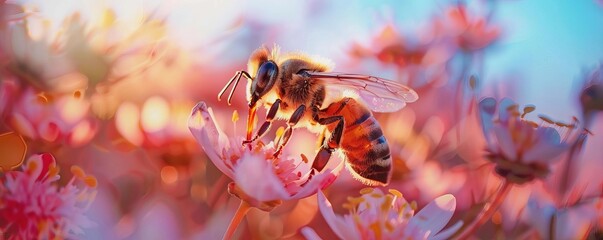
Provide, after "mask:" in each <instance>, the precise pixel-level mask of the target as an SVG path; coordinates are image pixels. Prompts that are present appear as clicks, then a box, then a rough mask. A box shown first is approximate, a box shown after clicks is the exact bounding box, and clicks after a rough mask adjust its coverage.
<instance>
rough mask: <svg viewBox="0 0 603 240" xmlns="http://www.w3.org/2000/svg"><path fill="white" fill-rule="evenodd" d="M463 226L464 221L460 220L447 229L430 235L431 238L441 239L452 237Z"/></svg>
mask: <svg viewBox="0 0 603 240" xmlns="http://www.w3.org/2000/svg"><path fill="white" fill-rule="evenodd" d="M462 226H463V221H458V222H457V223H455V224H454V225H452V226H450V227H449V228H447V229H444V230H443V231H441V232H439V233H437V234H436V235H434V236H433V237H430V238H429V239H430V240H440V239H450V236H452V235H453V234H455V233H456V231H458V230H459V229H460V228H461V227H462Z"/></svg>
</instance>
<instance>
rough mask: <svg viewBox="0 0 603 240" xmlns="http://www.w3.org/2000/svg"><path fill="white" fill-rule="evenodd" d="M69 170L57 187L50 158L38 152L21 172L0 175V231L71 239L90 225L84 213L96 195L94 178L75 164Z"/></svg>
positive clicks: (12, 236)
mask: <svg viewBox="0 0 603 240" xmlns="http://www.w3.org/2000/svg"><path fill="white" fill-rule="evenodd" d="M71 172H72V173H73V175H74V177H73V178H72V179H71V180H70V181H69V182H68V183H67V185H65V186H62V187H59V186H58V185H57V181H58V180H59V178H60V176H59V175H58V173H59V168H58V167H57V165H56V162H55V159H54V157H53V156H52V155H50V154H40V155H34V156H32V157H30V158H29V159H28V160H27V161H26V163H25V164H24V165H23V171H10V172H7V173H6V174H5V175H3V176H2V177H1V178H0V230H1V231H2V232H4V233H6V234H7V236H8V239H65V238H70V239H72V238H74V237H76V236H77V235H78V234H82V233H83V230H82V229H83V228H85V227H89V226H91V225H92V222H91V221H90V220H89V219H88V218H87V217H86V216H85V215H84V213H85V211H86V210H87V209H88V207H89V206H90V204H91V203H92V201H93V200H94V197H95V195H96V191H95V190H93V188H95V187H96V184H97V182H96V178H94V177H93V176H90V175H86V174H85V173H84V171H83V170H82V169H81V168H79V167H77V166H73V167H72V168H71Z"/></svg>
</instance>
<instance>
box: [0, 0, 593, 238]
mask: <svg viewBox="0 0 603 240" xmlns="http://www.w3.org/2000/svg"><path fill="white" fill-rule="evenodd" d="M0 2H1V4H2V7H1V8H0V9H1V10H2V12H1V14H2V15H1V17H2V18H1V19H2V23H1V25H0V47H1V48H0V64H1V67H2V70H1V75H0V83H1V86H0V87H1V88H0V114H1V117H2V118H1V120H2V121H1V123H0V133H9V132H14V133H17V134H18V135H19V136H21V137H22V139H23V140H24V142H25V144H26V145H27V153H26V155H27V156H29V155H31V154H35V153H41V152H49V153H52V154H53V155H54V156H55V158H56V159H57V162H58V164H59V165H60V166H62V167H63V168H64V169H68V168H69V166H71V165H79V166H81V167H82V168H83V169H85V170H86V172H88V173H90V174H92V175H94V176H96V178H97V179H98V187H97V191H98V193H97V196H96V199H95V201H94V202H93V203H92V206H91V207H90V208H89V210H88V212H87V216H88V217H89V218H90V219H91V220H92V221H93V222H95V224H94V226H93V227H89V228H86V229H84V231H85V232H84V234H83V235H82V236H81V237H82V238H84V239H181V238H185V239H186V238H190V239H219V238H221V237H222V234H223V233H224V231H225V230H226V227H227V225H228V223H229V221H230V218H231V217H232V215H233V214H234V211H235V210H236V207H237V204H238V199H236V198H235V197H232V196H230V195H229V194H228V193H227V192H226V185H227V184H228V183H229V182H230V181H231V180H230V179H228V178H227V177H225V176H224V175H223V174H222V173H221V172H220V171H219V170H218V169H217V168H216V167H215V166H214V165H213V164H212V163H211V161H209V159H208V158H207V157H206V155H205V154H204V153H203V150H202V149H201V148H200V146H199V145H198V143H196V142H195V141H194V139H193V138H192V135H191V134H190V132H189V130H188V127H187V121H188V117H189V115H190V112H191V109H192V107H193V106H194V105H195V104H196V103H197V102H199V101H205V102H207V104H208V105H209V106H210V107H212V108H213V109H214V111H215V112H216V115H217V116H216V117H217V118H218V119H220V120H223V121H221V122H225V123H228V124H223V127H224V128H225V131H226V132H227V133H229V132H230V133H231V134H233V132H234V131H235V129H238V130H236V131H239V132H241V131H243V129H244V121H239V122H236V123H232V122H231V121H230V119H231V116H232V114H233V111H234V110H237V111H238V112H239V113H240V114H241V118H242V119H245V117H246V116H244V114H245V115H246V113H247V109H246V106H247V103H246V102H245V98H244V96H245V89H244V88H242V87H240V88H238V89H237V91H236V93H235V96H234V98H233V105H232V106H229V105H228V104H227V103H226V102H225V101H221V102H219V101H218V100H217V94H218V92H219V91H220V89H221V88H222V87H223V86H224V84H225V83H226V82H227V81H228V79H230V78H231V77H232V75H233V74H234V72H235V71H238V70H245V69H246V66H247V65H246V64H247V59H248V57H249V55H250V54H251V53H252V52H253V51H254V50H255V49H257V48H259V47H261V46H262V45H265V46H268V47H272V46H273V45H274V44H277V45H279V46H280V47H281V50H282V51H283V52H289V51H303V52H306V53H308V54H312V55H319V56H322V57H326V58H329V59H331V60H332V61H333V62H334V63H335V69H334V70H335V71H338V72H349V73H361V74H370V75H374V76H380V77H383V78H387V79H392V80H394V81H398V82H401V83H403V84H406V85H408V86H410V87H412V88H413V89H415V90H416V91H417V92H418V93H419V95H420V100H419V101H418V102H416V103H412V104H409V106H408V107H407V108H405V109H404V110H402V111H400V112H396V113H391V114H377V115H376V116H377V118H378V119H379V121H380V123H381V125H382V127H383V129H384V132H385V135H386V137H387V138H388V140H389V142H390V145H391V148H392V156H393V157H394V164H395V171H394V175H393V179H392V183H391V184H390V185H389V186H388V187H387V188H395V189H398V190H400V191H401V192H402V193H403V194H404V196H405V198H406V199H409V201H410V200H416V201H417V202H418V203H419V205H420V206H422V205H424V204H425V203H427V202H429V201H431V200H432V199H433V198H435V197H437V196H440V195H442V194H445V193H452V194H454V195H455V196H456V197H457V214H455V219H456V220H458V219H463V218H465V217H467V216H471V212H472V211H474V210H475V206H479V203H480V202H483V201H484V199H485V198H486V197H487V196H488V194H489V193H490V192H492V190H493V189H495V188H496V186H497V185H496V184H497V181H498V179H497V178H496V177H494V176H492V175H490V174H488V173H489V171H491V169H488V165H487V161H486V160H485V159H484V156H485V151H484V147H485V143H484V137H483V134H482V130H481V126H480V124H478V119H477V117H476V109H475V108H476V103H477V102H478V101H479V99H481V98H483V97H488V96H491V97H496V98H502V97H511V98H513V99H514V100H515V101H516V102H518V103H519V104H520V105H522V106H523V105H526V104H534V105H535V106H536V112H538V113H541V114H545V115H547V116H552V117H554V118H555V119H558V120H562V121H564V122H571V119H572V117H573V116H576V117H577V118H578V119H580V121H581V122H584V123H588V126H586V127H587V128H588V129H589V130H590V131H591V132H592V133H593V134H594V135H593V136H592V137H591V138H589V140H588V142H587V144H586V146H585V147H584V151H583V152H582V154H581V158H580V162H579V164H576V166H579V167H576V168H574V170H573V171H575V172H576V173H580V174H575V175H576V180H575V182H581V181H582V182H590V184H586V185H585V187H584V192H585V193H584V194H585V195H588V193H592V194H594V195H596V196H598V194H600V190H601V189H600V186H601V183H603V182H602V181H601V180H603V179H602V177H601V176H600V174H599V176H597V171H598V170H599V169H598V167H599V166H600V165H601V164H600V161H601V160H602V159H601V156H603V152H602V151H603V150H602V149H601V148H600V147H596V146H600V145H601V144H603V141H602V139H601V136H600V134H599V132H601V131H602V130H603V128H602V126H601V120H600V119H597V118H596V114H595V115H588V114H585V111H584V106H583V105H581V102H580V97H581V94H584V92H583V90H584V88H585V86H587V84H588V83H589V81H591V80H592V79H591V78H592V77H591V76H592V72H593V71H595V70H596V69H597V68H599V64H600V63H601V60H602V59H603V5H601V2H600V1H569V0H565V1H555V2H554V3H553V2H550V1H526V0H478V1H443V0H432V1H370V2H350V1H340V0H336V1H329V2H323V1H316V0H310V1H287V2H284V1H270V0H255V1H231V0H220V1H218V0H211V1H201V0H183V1H154V0H152V1H151V0H144V1H143V0H130V1H117V0H116V1H109V0H104V1H103V0H81V1H62V0H61V1H42V0H40V1H33V0H32V1H11V0H6V1H0ZM264 114H265V113H264V112H260V113H259V116H260V118H261V116H264ZM528 118H531V119H533V120H538V117H537V114H534V115H533V116H528ZM281 125H282V123H281ZM273 129H276V128H273ZM268 136H274V131H273V132H271V133H269V134H268ZM267 138H270V139H271V138H272V137H267ZM314 139H316V136H314V135H312V134H308V133H306V134H300V135H295V136H294V138H293V139H292V141H293V142H297V143H298V144H297V145H295V144H290V145H289V147H292V146H301V147H300V148H310V149H311V148H312V147H314V144H313V143H314V141H316V140H314ZM307 142H311V143H312V144H311V145H308V144H307ZM3 144H16V145H19V144H20V143H15V142H7V143H3ZM300 144H301V145H300ZM306 145H307V146H306ZM6 146H8V145H6ZM4 149H6V148H4ZM3 151H9V150H3ZM5 154H9V153H5ZM483 166H486V167H485V168H484V167H483ZM484 169H485V170H484ZM64 174H65V177H62V179H65V180H62V182H63V183H64V182H65V181H67V179H69V176H68V175H69V174H70V173H68V172H65V173H64ZM578 175H579V176H578ZM472 178H477V179H483V182H482V181H479V182H476V181H468V180H469V179H472ZM547 184H548V183H542V184H537V185H538V186H532V185H529V184H528V185H522V186H520V187H517V188H515V189H514V190H513V191H514V193H513V194H515V196H516V197H513V198H510V199H509V200H508V201H506V202H505V203H504V204H503V208H502V209H501V210H500V211H499V213H498V215H497V216H498V218H497V219H499V220H497V221H494V220H493V221H492V222H489V223H488V225H487V226H486V227H485V229H484V230H482V231H483V232H480V233H478V234H482V235H483V236H489V235H488V234H492V233H493V232H495V234H497V236H501V237H503V238H505V237H506V238H508V237H517V236H537V235H530V234H531V229H534V228H536V227H535V226H532V225H530V221H529V220H526V219H529V216H525V214H524V211H523V207H524V206H525V204H526V201H527V200H528V198H531V196H532V195H531V193H532V192H536V190H534V189H535V188H538V189H541V188H544V189H546V186H547ZM361 188H363V185H362V184H361V183H359V182H357V181H355V180H353V179H352V177H351V176H350V174H349V173H347V172H345V170H344V172H343V173H342V176H340V177H339V178H338V179H337V180H336V182H335V183H334V184H333V185H332V186H331V187H329V188H328V189H327V190H326V194H327V196H328V197H329V198H330V200H331V202H332V203H333V205H334V206H335V209H336V211H340V210H342V209H343V208H341V203H342V202H344V201H345V200H346V197H347V196H356V195H358V190H360V189H361ZM340 212H343V211H340ZM451 222H454V221H451ZM304 226H309V227H311V228H313V229H315V230H316V232H318V234H319V235H320V236H322V237H323V238H324V239H331V238H334V237H335V235H334V234H333V232H332V231H331V230H330V229H329V228H328V226H326V224H325V222H324V219H323V218H322V216H321V215H320V213H319V212H317V203H316V197H315V196H313V197H309V198H306V199H303V200H299V201H289V202H285V203H284V204H283V205H281V206H279V207H278V208H276V209H275V210H274V211H272V212H263V211H260V210H252V211H251V212H250V213H249V214H248V216H247V218H246V221H244V223H243V224H242V225H241V226H240V227H239V230H238V231H237V234H238V235H237V236H239V237H241V238H244V239H282V238H285V239H300V238H302V236H301V235H300V233H299V229H300V228H301V227H304ZM591 229H593V231H592V234H593V236H594V234H595V232H597V229H598V225H596V224H594V225H592V228H591ZM526 234H528V235H526Z"/></svg>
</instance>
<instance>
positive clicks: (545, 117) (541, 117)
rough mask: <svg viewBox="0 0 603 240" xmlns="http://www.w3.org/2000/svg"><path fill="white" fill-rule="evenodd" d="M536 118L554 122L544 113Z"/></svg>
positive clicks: (550, 122)
mask: <svg viewBox="0 0 603 240" xmlns="http://www.w3.org/2000/svg"><path fill="white" fill-rule="evenodd" d="M538 118H540V119H542V121H545V122H547V123H549V124H555V121H553V119H551V118H550V117H548V116H546V115H542V114H540V115H538Z"/></svg>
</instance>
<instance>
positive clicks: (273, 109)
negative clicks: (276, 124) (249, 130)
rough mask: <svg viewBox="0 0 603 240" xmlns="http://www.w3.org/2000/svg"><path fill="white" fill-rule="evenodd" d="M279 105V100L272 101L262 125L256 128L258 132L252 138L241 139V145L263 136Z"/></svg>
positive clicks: (268, 128)
mask: <svg viewBox="0 0 603 240" xmlns="http://www.w3.org/2000/svg"><path fill="white" fill-rule="evenodd" d="M280 105H281V100H280V99H276V101H274V103H273V104H272V106H271V107H270V110H268V114H266V121H265V122H264V124H262V126H261V127H260V128H259V129H258V132H257V133H256V134H255V136H254V137H253V138H252V139H250V140H245V141H243V145H245V144H250V143H252V142H254V141H255V140H257V139H258V138H261V137H262V136H264V135H265V134H266V132H268V130H270V126H271V125H272V120H274V117H275V116H276V113H277V112H278V109H279V106H280Z"/></svg>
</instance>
